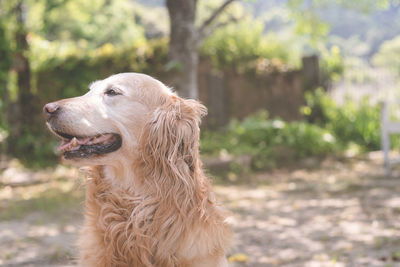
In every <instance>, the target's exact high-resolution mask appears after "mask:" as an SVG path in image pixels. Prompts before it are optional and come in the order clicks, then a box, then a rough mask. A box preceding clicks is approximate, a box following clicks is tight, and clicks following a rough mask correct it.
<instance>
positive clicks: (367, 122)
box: [302, 88, 400, 151]
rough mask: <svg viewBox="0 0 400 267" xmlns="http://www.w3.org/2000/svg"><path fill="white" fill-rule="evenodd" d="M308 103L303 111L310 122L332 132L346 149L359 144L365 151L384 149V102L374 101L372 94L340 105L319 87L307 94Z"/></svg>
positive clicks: (396, 140)
mask: <svg viewBox="0 0 400 267" xmlns="http://www.w3.org/2000/svg"><path fill="white" fill-rule="evenodd" d="M306 102H307V106H305V107H303V109H302V112H303V114H304V115H305V116H306V117H307V118H308V119H309V121H310V122H312V123H316V124H317V125H319V126H320V127H323V128H324V129H326V130H328V131H330V132H331V133H332V134H333V135H334V136H335V137H336V139H337V141H338V142H339V143H340V145H341V146H342V147H343V148H347V147H348V146H349V145H352V144H355V145H357V146H359V148H360V150H362V151H372V150H379V149H380V147H381V133H380V105H379V104H372V103H371V101H370V99H369V98H368V97H364V98H363V99H362V101H360V102H356V101H354V100H351V99H347V100H346V101H345V102H344V103H343V104H342V105H339V104H337V103H336V102H335V101H334V100H333V99H332V98H331V97H329V96H328V95H327V93H326V92H325V91H324V89H322V88H319V89H317V90H315V91H314V92H308V93H306ZM399 141H400V139H399V138H398V137H392V144H393V145H394V146H395V147H399V144H400V143H399Z"/></svg>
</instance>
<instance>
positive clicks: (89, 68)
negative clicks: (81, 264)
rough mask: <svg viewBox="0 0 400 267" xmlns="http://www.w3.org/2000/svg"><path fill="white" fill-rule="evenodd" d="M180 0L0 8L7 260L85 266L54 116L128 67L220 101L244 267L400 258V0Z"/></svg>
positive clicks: (211, 162) (73, 177) (205, 130)
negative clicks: (388, 123)
mask: <svg viewBox="0 0 400 267" xmlns="http://www.w3.org/2000/svg"><path fill="white" fill-rule="evenodd" d="M166 2H168V3H169V5H167V3H166ZM179 2H180V1H178V0H168V1H167V0H137V1H135V0H118V1H117V0H92V1H87V0H7V1H1V2H0V265H2V266H75V264H76V256H77V252H76V248H75V246H74V244H75V241H76V238H77V235H78V233H79V227H80V225H81V224H82V208H83V200H84V190H83V189H84V183H85V182H84V180H85V175H84V174H83V173H81V172H80V171H79V170H78V169H76V168H73V167H71V166H68V165H64V164H60V163H59V156H58V155H57V152H56V149H57V146H58V142H59V141H58V140H57V138H54V137H53V136H52V135H51V134H50V133H49V132H48V130H47V129H46V127H45V123H44V119H43V117H42V111H41V110H42V107H43V105H44V104H46V103H48V102H51V101H55V100H57V99H61V98H67V97H74V96H78V95H82V94H84V93H85V92H87V90H88V85H89V84H90V82H92V81H95V80H99V79H104V78H106V77H108V76H109V75H111V74H114V73H119V72H141V73H146V74H148V75H151V76H153V77H155V78H157V79H159V80H161V81H162V82H164V83H165V84H166V85H168V86H172V87H174V88H176V90H177V91H178V93H179V94H180V95H182V96H185V97H194V98H198V99H199V100H200V101H202V102H203V103H204V104H205V105H206V106H207V108H208V111H209V112H208V113H209V114H208V116H207V117H206V118H205V119H204V121H203V124H202V135H201V153H202V158H203V161H204V165H205V168H206V169H207V171H208V173H210V177H211V178H212V179H213V184H214V190H215V191H216V193H217V196H218V197H219V199H220V200H221V201H222V202H223V204H224V205H225V206H226V207H227V208H228V209H229V210H230V211H231V212H232V216H231V217H230V222H231V224H232V227H233V230H234V232H235V237H236V241H235V242H234V244H233V245H232V248H231V250H230V252H229V254H228V255H227V256H228V258H229V261H230V262H231V264H232V266H397V265H399V264H400V177H399V176H400V172H399V169H398V168H397V166H396V164H391V166H390V167H391V168H390V169H389V168H388V165H386V168H384V164H383V163H384V157H383V153H382V151H381V147H382V145H381V143H382V140H383V139H384V137H385V138H386V139H385V140H387V141H390V149H391V150H392V151H391V152H390V154H389V156H390V159H395V158H396V156H398V153H397V152H396V151H397V150H398V149H399V148H400V138H399V136H398V135H396V131H394V134H392V135H390V138H389V135H385V134H384V135H382V127H381V125H382V117H381V116H382V114H381V113H382V105H383V104H382V103H386V105H387V107H388V113H387V114H385V115H384V116H383V117H384V118H387V119H390V120H392V121H396V120H398V121H400V109H399V107H400V105H399V104H400V94H399V92H400V2H399V1H397V0H392V1H390V0H354V1H344V0H247V1H246V0H241V1H239V0H236V1H235V0H197V1H196V0H187V2H188V3H189V2H190V3H196V2H197V6H196V8H195V9H193V10H192V13H191V15H190V16H189V15H188V16H187V17H190V18H189V20H187V21H184V20H182V21H179V20H178V21H176V20H174V19H176V18H178V17H179V16H176V14H182V12H183V11H182V10H183V9H184V6H182V5H179ZM177 3H178V4H177ZM173 14H175V15H173ZM171 21H173V23H172V24H171ZM170 25H173V26H172V28H171V27H170ZM185 27H186V28H188V29H191V32H192V33H193V35H192V36H189V37H188V36H185V35H184V34H183V35H179V34H172V33H174V32H176V31H178V30H179V29H182V28H185ZM184 44H189V45H187V46H185V45H184ZM191 56H192V57H191ZM190 58H191V60H192V61H191V60H189V59H190ZM190 73H195V75H193V77H191V76H190ZM399 130H400V129H399Z"/></svg>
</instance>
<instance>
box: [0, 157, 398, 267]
mask: <svg viewBox="0 0 400 267" xmlns="http://www.w3.org/2000/svg"><path fill="white" fill-rule="evenodd" d="M297 166H300V167H295V166H292V167H285V168H279V169H275V170H272V171H268V172H263V173H255V174H254V173H253V174H247V175H246V177H245V180H246V181H248V182H247V183H246V184H235V185H232V184H229V185H227V184H218V185H215V186H214V190H215V192H216V193H217V195H218V197H219V199H220V200H221V201H222V202H223V203H224V205H225V206H226V207H227V208H228V209H229V210H230V211H231V212H232V216H231V217H230V218H229V220H230V222H231V224H232V228H233V231H234V233H235V243H234V244H233V246H232V249H231V251H230V252H229V255H228V256H229V260H230V262H231V265H232V266H237V267H240V266H255V267H256V266H385V267H391V266H400V172H399V171H396V170H395V171H394V172H393V174H392V176H390V177H384V176H383V172H382V167H381V160H380V154H378V153H371V154H369V155H366V156H364V157H362V158H358V159H354V158H353V159H347V160H345V161H343V160H333V159H326V160H322V161H316V160H305V161H302V162H299V163H298V164H297ZM0 171H1V170H0ZM79 176H81V178H78V179H77V178H73V177H79ZM82 179H83V178H82V175H80V174H79V171H77V170H76V169H69V168H65V167H62V166H59V167H58V168H57V169H48V170H42V171H39V172H34V173H33V172H31V171H27V170H24V169H22V168H21V167H20V166H18V164H17V163H12V164H9V166H8V167H6V168H3V170H2V171H1V172H0V182H1V183H2V184H3V185H2V187H1V188H0V265H1V266H74V263H75V260H74V259H75V256H76V249H75V248H74V242H75V240H76V238H77V234H78V232H79V227H80V225H81V224H82V216H81V213H82V206H83V205H82V203H83V197H84V196H83V186H82ZM32 181H33V182H32ZM5 184H8V185H5Z"/></svg>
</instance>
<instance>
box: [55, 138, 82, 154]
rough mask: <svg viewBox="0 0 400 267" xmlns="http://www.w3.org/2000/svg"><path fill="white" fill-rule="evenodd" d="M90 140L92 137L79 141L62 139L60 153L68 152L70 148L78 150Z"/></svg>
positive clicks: (76, 139)
mask: <svg viewBox="0 0 400 267" xmlns="http://www.w3.org/2000/svg"><path fill="white" fill-rule="evenodd" d="M89 140H90V137H86V138H82V139H78V138H76V137H74V138H72V139H71V140H66V139H62V142H61V145H60V146H59V147H58V151H62V150H66V149H68V148H71V149H73V148H75V149H78V148H79V146H80V145H85V144H86V143H88V142H89Z"/></svg>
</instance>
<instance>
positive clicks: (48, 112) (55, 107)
mask: <svg viewBox="0 0 400 267" xmlns="http://www.w3.org/2000/svg"><path fill="white" fill-rule="evenodd" d="M59 111H60V105H59V104H58V103H57V102H52V103H48V104H46V105H45V106H44V107H43V113H44V115H45V116H46V118H48V119H49V118H50V117H51V116H54V115H56V114H57V113H58V112H59Z"/></svg>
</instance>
